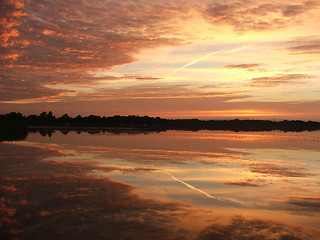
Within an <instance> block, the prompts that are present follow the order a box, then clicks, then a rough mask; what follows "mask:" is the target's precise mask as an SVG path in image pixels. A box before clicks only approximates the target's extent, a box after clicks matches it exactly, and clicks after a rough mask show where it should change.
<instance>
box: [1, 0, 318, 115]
mask: <svg viewBox="0 0 320 240" xmlns="http://www.w3.org/2000/svg"><path fill="white" fill-rule="evenodd" d="M319 20H320V2H319V1H317V0H314V1H306V0H290V1H289V0H283V1H281V2H279V1H276V0H271V1H270V0H268V1H267V0H262V1H245V0H226V1H219V0H179V1H178V0H171V1H167V0H163V1H150V0H148V1H147V0H141V1H133V0H124V1H116V0H95V1H81V2H77V3H76V2H73V1H62V0H57V1H48V0H41V1H25V0H4V3H3V4H1V17H0V24H1V28H2V31H1V35H0V47H1V53H0V57H1V77H0V87H1V88H0V91H1V94H0V113H7V112H11V111H17V112H22V113H23V114H38V113H40V112H42V111H53V112H54V113H55V114H56V115H62V114H64V113H68V114H70V115H72V116H76V115H78V114H81V115H89V114H96V115H117V114H118V115H130V114H135V115H149V116H160V117H168V118H200V119H223V118H226V119H230V118H245V119H269V120H270V119H276V120H277V119H278V120H283V119H301V120H316V121H319V120H320V112H319V106H320V97H319V96H320V95H319V93H320V81H319V80H320V71H319V69H320V58H319V55H320V35H319V30H320V24H319V22H320V21H319Z"/></svg>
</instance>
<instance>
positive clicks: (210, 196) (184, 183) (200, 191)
mask: <svg viewBox="0 0 320 240" xmlns="http://www.w3.org/2000/svg"><path fill="white" fill-rule="evenodd" d="M167 174H168V175H169V176H170V177H171V178H172V179H173V180H175V181H177V182H179V183H182V184H183V185H185V186H187V187H188V188H190V189H192V190H196V191H198V192H199V193H202V194H203V195H205V196H206V197H208V198H212V199H216V200H219V201H222V200H221V199H218V198H216V197H214V196H212V195H210V194H209V193H206V192H205V191H203V190H201V189H198V188H196V187H194V186H192V185H190V184H188V183H186V182H184V181H182V180H180V179H178V178H176V177H175V176H173V175H171V174H170V173H168V172H167Z"/></svg>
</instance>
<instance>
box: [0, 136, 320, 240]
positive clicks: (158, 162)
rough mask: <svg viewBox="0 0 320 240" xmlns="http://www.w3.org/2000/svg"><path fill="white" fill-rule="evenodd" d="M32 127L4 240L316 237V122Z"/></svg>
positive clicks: (11, 176)
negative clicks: (287, 128)
mask: <svg viewBox="0 0 320 240" xmlns="http://www.w3.org/2000/svg"><path fill="white" fill-rule="evenodd" d="M49 135H50V136H48V135H47V134H46V133H42V135H41V134H39V133H29V135H28V136H27V138H26V139H25V140H23V141H12V142H2V143H0V149H1V151H0V163H1V187H0V193H1V195H0V206H1V212H2V213H1V215H0V224H1V229H2V230H1V235H0V238H1V239H198V240H204V239H279V240H297V239H308V240H313V239H314V240H316V239H320V229H319V226H320V132H319V131H314V132H298V133H297V132H280V131H274V132H231V131H195V132H192V131H166V132H159V133H156V132H128V133H124V132H118V133H110V132H107V131H105V132H98V131H95V132H75V131H71V132H60V131H56V132H55V133H53V134H52V135H51V134H49Z"/></svg>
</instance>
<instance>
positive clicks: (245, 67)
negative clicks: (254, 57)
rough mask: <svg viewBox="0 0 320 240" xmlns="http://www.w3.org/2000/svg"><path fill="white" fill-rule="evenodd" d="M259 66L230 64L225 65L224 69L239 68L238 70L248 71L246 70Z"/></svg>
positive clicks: (258, 65)
mask: <svg viewBox="0 0 320 240" xmlns="http://www.w3.org/2000/svg"><path fill="white" fill-rule="evenodd" d="M260 66H261V64H233V65H232V64H231V65H226V66H224V68H240V69H248V68H256V67H260Z"/></svg>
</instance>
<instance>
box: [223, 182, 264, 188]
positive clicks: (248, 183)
mask: <svg viewBox="0 0 320 240" xmlns="http://www.w3.org/2000/svg"><path fill="white" fill-rule="evenodd" d="M221 183H223V184H226V185H235V186H243V187H259V186H260V185H258V184H255V183H251V182H241V181H240V182H232V181H225V182H224V181H223V182H221Z"/></svg>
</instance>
